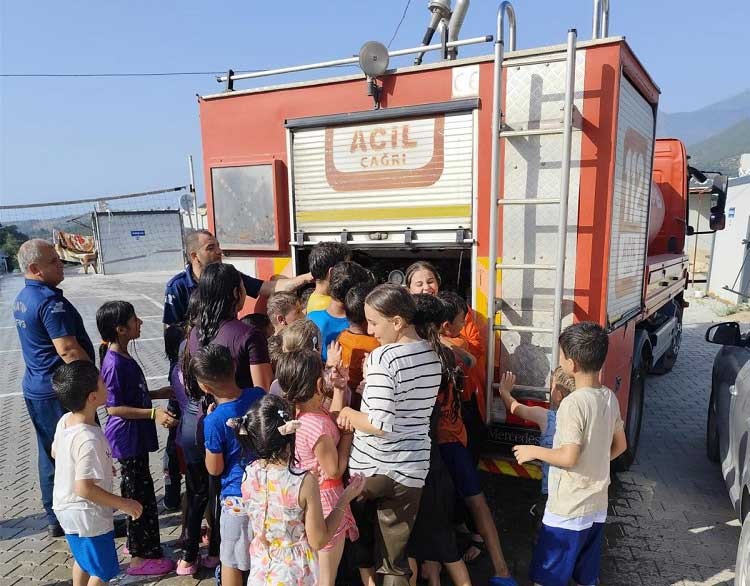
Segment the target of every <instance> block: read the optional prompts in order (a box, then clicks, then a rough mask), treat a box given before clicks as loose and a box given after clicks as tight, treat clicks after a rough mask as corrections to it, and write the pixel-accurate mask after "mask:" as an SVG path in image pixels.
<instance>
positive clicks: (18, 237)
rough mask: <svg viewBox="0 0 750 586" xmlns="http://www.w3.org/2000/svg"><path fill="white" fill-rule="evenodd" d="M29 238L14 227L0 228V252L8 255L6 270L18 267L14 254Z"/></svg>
mask: <svg viewBox="0 0 750 586" xmlns="http://www.w3.org/2000/svg"><path fill="white" fill-rule="evenodd" d="M28 239H29V237H28V236H27V235H26V234H24V233H23V232H20V231H19V230H18V228H17V227H16V226H14V225H12V224H11V225H10V226H0V250H2V251H4V252H5V253H6V254H7V255H8V257H9V258H8V270H12V267H14V266H18V261H17V260H16V254H18V249H19V248H20V246H21V244H23V243H24V242H26V241H27V240H28Z"/></svg>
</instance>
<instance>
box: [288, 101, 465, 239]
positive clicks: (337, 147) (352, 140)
mask: <svg viewBox="0 0 750 586" xmlns="http://www.w3.org/2000/svg"><path fill="white" fill-rule="evenodd" d="M474 126H475V125H474V112H473V110H469V111H461V112H445V113H438V114H430V115H426V116H412V117H409V118H397V119H379V120H375V121H371V122H370V121H368V122H362V123H357V124H345V125H331V126H322V127H321V126H319V127H316V128H304V127H303V128H297V129H294V128H293V129H292V133H291V137H292V149H291V150H292V163H293V173H292V176H293V185H292V197H293V204H294V223H295V226H294V231H295V232H299V231H303V232H304V233H305V234H306V238H307V239H308V241H314V240H316V239H330V235H332V234H339V233H341V232H342V231H343V230H346V231H347V232H348V233H349V234H350V236H349V237H350V239H352V241H353V243H355V244H368V243H369V244H371V245H373V246H378V245H381V244H386V245H388V244H391V245H395V244H404V242H405V236H404V232H405V231H406V229H407V228H410V229H412V230H413V231H414V232H415V233H416V234H417V238H418V239H419V240H420V243H425V244H426V243H429V242H434V243H436V244H437V243H440V242H442V243H445V242H455V240H456V230H457V229H458V228H459V227H461V228H464V229H466V230H471V228H472V200H473V186H474V176H473V175H474V156H475V152H474V149H475V139H474ZM373 234H379V235H380V236H379V238H378V239H377V240H373V238H372V235H373ZM326 235H327V236H326ZM467 237H468V235H467Z"/></svg>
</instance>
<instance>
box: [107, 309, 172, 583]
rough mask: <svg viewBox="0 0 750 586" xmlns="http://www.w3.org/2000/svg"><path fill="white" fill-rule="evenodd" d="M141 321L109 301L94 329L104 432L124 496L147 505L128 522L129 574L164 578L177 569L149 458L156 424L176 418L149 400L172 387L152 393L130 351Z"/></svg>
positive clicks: (163, 395)
mask: <svg viewBox="0 0 750 586" xmlns="http://www.w3.org/2000/svg"><path fill="white" fill-rule="evenodd" d="M142 323H143V322H142V321H141V320H140V319H139V318H138V316H137V315H136V314H135V309H134V308H133V306H132V305H131V304H130V303H128V302H127V301H108V302H107V303H105V304H104V305H102V306H101V307H100V308H99V309H98V311H97V312H96V326H97V328H98V329H99V334H100V335H101V337H102V340H103V343H102V346H101V347H100V349H99V357H100V360H101V376H102V379H103V380H104V383H105V384H106V386H107V403H106V406H107V413H108V414H109V417H108V418H107V422H106V424H105V427H104V434H105V436H106V437H107V440H109V443H110V445H111V446H112V456H113V457H114V458H117V460H118V461H119V462H120V467H121V470H120V475H121V480H120V492H121V494H122V496H123V497H125V498H131V499H133V500H136V501H138V502H139V503H140V504H141V505H142V506H143V514H142V515H141V516H140V517H139V518H138V519H136V520H131V519H129V520H128V523H127V528H128V535H127V547H128V550H129V551H130V555H131V560H130V566H129V567H128V569H127V571H126V573H127V574H129V575H131V576H161V575H164V574H168V573H169V572H171V571H172V570H174V567H175V566H174V562H173V561H172V560H170V559H167V558H165V557H164V553H163V551H162V548H161V543H160V540H159V514H158V510H157V508H156V495H155V493H154V482H153V480H152V478H151V471H150V469H149V460H148V455H149V452H155V451H156V450H157V449H158V448H159V442H158V440H157V438H156V425H155V424H159V425H161V426H162V427H166V428H170V427H174V426H175V425H176V424H177V420H176V419H175V418H174V417H173V416H172V414H171V413H169V412H168V411H166V410H164V409H162V408H161V407H154V406H153V405H152V403H151V399H164V398H167V397H168V396H169V394H170V393H171V388H170V387H165V388H163V389H159V390H158V391H153V392H151V393H149V390H148V387H147V386H146V378H145V377H144V375H143V371H142V370H141V367H140V366H139V365H138V363H137V362H136V361H135V360H134V359H133V358H132V356H130V354H129V353H128V344H129V343H130V341H131V340H135V339H137V338H138V337H140V335H141V324H142Z"/></svg>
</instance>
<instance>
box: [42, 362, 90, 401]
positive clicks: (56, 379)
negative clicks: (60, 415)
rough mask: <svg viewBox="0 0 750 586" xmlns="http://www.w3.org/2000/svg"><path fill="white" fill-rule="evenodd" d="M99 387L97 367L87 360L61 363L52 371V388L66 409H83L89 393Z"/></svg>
mask: <svg viewBox="0 0 750 586" xmlns="http://www.w3.org/2000/svg"><path fill="white" fill-rule="evenodd" d="M98 387H99V369H98V368H96V365H95V364H94V363H93V362H89V361H88V360H74V361H73V362H69V363H67V364H65V363H63V364H61V365H60V366H58V367H57V369H55V372H54V373H52V389H53V390H54V391H55V395H56V396H57V399H58V401H60V404H61V405H62V406H63V407H64V408H65V409H66V410H68V411H71V412H73V413H76V412H78V411H83V408H84V407H85V406H86V401H88V398H89V395H90V394H91V393H95V392H96V389H97V388H98Z"/></svg>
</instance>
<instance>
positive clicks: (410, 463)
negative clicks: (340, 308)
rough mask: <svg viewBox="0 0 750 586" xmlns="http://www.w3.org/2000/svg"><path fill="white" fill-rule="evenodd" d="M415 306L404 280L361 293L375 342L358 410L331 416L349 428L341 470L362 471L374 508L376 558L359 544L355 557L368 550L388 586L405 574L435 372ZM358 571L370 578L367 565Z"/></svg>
mask: <svg viewBox="0 0 750 586" xmlns="http://www.w3.org/2000/svg"><path fill="white" fill-rule="evenodd" d="M416 313H417V307H416V305H415V303H414V299H413V298H412V296H411V295H410V294H409V292H408V291H407V290H406V289H405V288H404V287H400V286H398V285H392V284H386V285H380V286H378V287H376V288H375V289H373V290H372V292H370V293H369V294H368V295H367V297H366V298H365V317H366V318H367V329H368V333H369V334H370V335H372V336H374V337H375V338H376V339H377V340H378V342H380V344H381V346H380V347H378V348H376V349H375V350H373V351H372V352H371V353H370V355H369V356H368V358H367V361H366V363H365V369H364V371H365V388H364V391H363V393H362V408H361V410H360V411H356V410H354V409H352V408H351V407H344V408H343V409H342V410H341V412H340V413H339V417H338V424H339V427H340V428H342V429H343V430H344V431H354V441H353V444H352V452H351V456H350V458H349V469H350V470H351V471H352V472H359V473H361V474H364V475H365V476H366V480H365V490H364V492H363V494H364V496H365V498H366V499H368V500H371V501H373V504H374V506H375V508H376V509H377V510H378V515H377V522H378V524H379V529H380V530H379V531H377V532H376V536H375V538H376V539H377V540H378V543H377V548H376V550H377V551H378V552H382V557H380V558H379V559H376V558H375V556H374V554H373V552H372V551H370V552H369V556H368V552H366V551H360V550H358V551H357V556H358V557H359V556H361V558H363V559H364V560H368V557H369V560H368V561H371V562H372V564H373V566H374V567H376V568H377V571H378V572H379V573H381V574H384V575H386V576H387V578H385V581H387V582H388V583H389V584H392V585H394V586H407V584H409V576H410V575H411V573H412V571H411V569H410V567H409V562H408V559H407V551H406V546H407V542H408V540H409V533H410V532H411V529H412V527H413V526H414V521H415V519H416V515H417V509H418V508H419V500H420V497H421V494H422V488H423V487H424V483H425V478H426V477H427V473H428V471H429V468H430V444H431V440H430V433H429V431H430V417H431V415H432V411H433V407H434V406H435V400H436V398H437V394H438V390H439V388H440V380H441V372H442V366H441V363H440V358H439V357H438V355H437V354H436V352H435V350H434V349H433V347H432V345H431V344H430V343H429V342H428V341H427V340H425V339H424V338H422V337H421V336H420V335H419V333H418V332H417V330H416V328H415V325H414V321H415V315H416ZM358 515H360V518H361V513H360V512H359V511H358V512H356V513H355V517H357V516H358ZM358 524H359V523H358ZM362 527H363V526H362V525H360V530H361V531H362ZM407 529H408V531H407ZM363 541H368V540H367V539H365V540H363ZM356 543H357V542H355V545H356ZM363 563H364V562H363ZM360 571H361V575H362V579H363V582H364V583H365V584H367V583H370V580H372V578H373V576H372V568H361V570H360Z"/></svg>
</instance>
